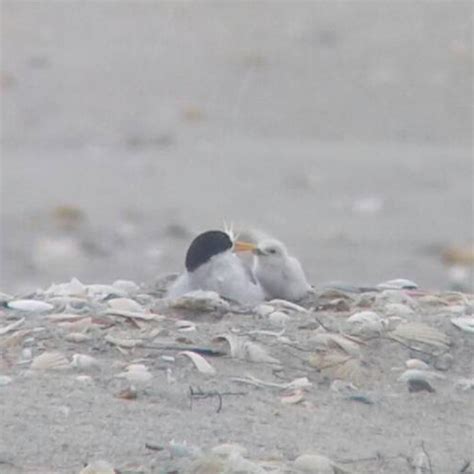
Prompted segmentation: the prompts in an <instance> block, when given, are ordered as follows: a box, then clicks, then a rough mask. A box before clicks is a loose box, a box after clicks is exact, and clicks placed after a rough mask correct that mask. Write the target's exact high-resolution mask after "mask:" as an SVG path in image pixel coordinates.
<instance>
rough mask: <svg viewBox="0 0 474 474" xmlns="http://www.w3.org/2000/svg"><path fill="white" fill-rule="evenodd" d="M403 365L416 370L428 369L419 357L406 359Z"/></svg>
mask: <svg viewBox="0 0 474 474" xmlns="http://www.w3.org/2000/svg"><path fill="white" fill-rule="evenodd" d="M405 366H406V368H407V369H418V370H428V369H429V368H430V366H429V365H428V364H427V363H426V362H423V361H422V360H420V359H408V360H407V361H405Z"/></svg>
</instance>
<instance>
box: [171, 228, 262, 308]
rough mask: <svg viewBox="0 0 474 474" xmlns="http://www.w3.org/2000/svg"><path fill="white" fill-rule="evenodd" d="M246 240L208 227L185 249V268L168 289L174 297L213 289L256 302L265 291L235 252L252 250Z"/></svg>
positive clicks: (234, 297)
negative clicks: (234, 237) (243, 240)
mask: <svg viewBox="0 0 474 474" xmlns="http://www.w3.org/2000/svg"><path fill="white" fill-rule="evenodd" d="M255 249H256V246H255V245H254V244H251V243H247V242H239V241H236V242H234V241H233V239H232V235H231V233H227V232H222V231H220V230H210V231H207V232H204V233H202V234H200V235H198V236H197V237H196V238H195V239H194V240H193V241H192V242H191V245H190V246H189V248H188V251H187V253H186V260H185V266H186V271H185V272H184V273H183V274H182V275H180V276H179V277H178V278H177V279H176V280H175V282H174V283H173V284H172V285H171V287H170V288H169V290H168V297H170V298H176V297H179V296H182V295H184V294H186V293H189V292H190V291H195V290H206V291H215V292H216V293H218V294H219V295H220V296H222V297H224V298H227V299H230V300H233V301H236V302H237V303H240V304H256V303H260V302H261V301H263V300H264V297H265V294H264V292H263V290H262V288H261V287H260V285H259V284H258V282H257V281H256V280H255V278H254V277H253V275H252V272H251V271H250V270H249V269H248V268H246V267H245V265H244V264H243V262H242V261H241V260H240V259H239V257H237V255H235V252H242V251H251V250H255Z"/></svg>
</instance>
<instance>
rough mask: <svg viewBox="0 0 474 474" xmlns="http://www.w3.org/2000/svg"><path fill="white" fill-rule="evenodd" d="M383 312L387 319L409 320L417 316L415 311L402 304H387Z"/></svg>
mask: <svg viewBox="0 0 474 474" xmlns="http://www.w3.org/2000/svg"><path fill="white" fill-rule="evenodd" d="M383 312H384V314H385V315H386V316H387V317H400V318H408V317H411V316H414V315H415V311H413V310H412V309H411V308H410V307H409V306H407V305H406V304H400V303H387V304H386V305H385V306H384V308H383Z"/></svg>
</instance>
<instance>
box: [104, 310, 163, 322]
mask: <svg viewBox="0 0 474 474" xmlns="http://www.w3.org/2000/svg"><path fill="white" fill-rule="evenodd" d="M105 314H111V315H113V316H122V317H124V318H128V319H141V320H143V321H160V320H162V319H163V316H160V315H158V314H153V313H145V312H141V311H128V310H125V309H114V308H110V309H107V310H106V311H105Z"/></svg>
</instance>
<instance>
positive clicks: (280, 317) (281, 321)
mask: <svg viewBox="0 0 474 474" xmlns="http://www.w3.org/2000/svg"><path fill="white" fill-rule="evenodd" d="M290 319H291V318H290V316H288V315H287V314H286V313H283V312H282V311H274V312H273V313H271V314H270V315H269V316H268V321H270V322H271V323H272V324H274V325H275V326H280V327H281V326H286V324H287V323H288V321H289V320H290Z"/></svg>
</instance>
